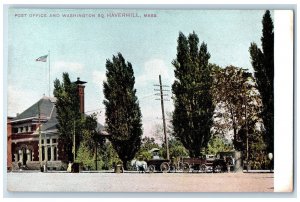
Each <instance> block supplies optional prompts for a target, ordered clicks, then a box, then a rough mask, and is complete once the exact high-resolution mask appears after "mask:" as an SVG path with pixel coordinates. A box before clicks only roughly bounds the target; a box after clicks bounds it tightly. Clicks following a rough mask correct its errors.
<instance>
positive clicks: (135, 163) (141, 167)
mask: <svg viewBox="0 0 300 202" xmlns="http://www.w3.org/2000/svg"><path fill="white" fill-rule="evenodd" d="M131 166H132V167H135V168H136V171H139V172H142V173H143V172H146V169H147V163H146V161H139V160H136V159H133V160H132V161H131Z"/></svg>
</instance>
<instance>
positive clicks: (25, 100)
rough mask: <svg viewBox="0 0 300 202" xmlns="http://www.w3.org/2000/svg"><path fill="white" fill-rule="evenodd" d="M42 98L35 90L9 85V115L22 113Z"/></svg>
mask: <svg viewBox="0 0 300 202" xmlns="http://www.w3.org/2000/svg"><path fill="white" fill-rule="evenodd" d="M40 98H41V95H40V94H39V93H38V92H37V91H35V90H30V89H23V88H22V89H21V88H18V87H16V86H12V85H11V86H8V91H7V99H8V100H7V115H8V116H16V114H17V113H22V112H23V111H24V110H26V109H27V108H29V107H30V106H31V105H33V104H34V103H35V102H37V101H38V100H39V99H40Z"/></svg>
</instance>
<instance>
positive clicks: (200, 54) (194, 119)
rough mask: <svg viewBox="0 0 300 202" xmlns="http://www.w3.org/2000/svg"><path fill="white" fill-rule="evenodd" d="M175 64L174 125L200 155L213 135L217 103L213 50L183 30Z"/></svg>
mask: <svg viewBox="0 0 300 202" xmlns="http://www.w3.org/2000/svg"><path fill="white" fill-rule="evenodd" d="M177 42H178V45H177V58H176V59H175V60H174V61H173V62H172V64H173V65H174V67H175V71H174V72H175V77H176V79H175V81H174V84H173V85H172V91H173V94H174V105H175V109H174V113H173V120H172V124H173V128H174V136H175V137H176V138H177V139H178V140H180V141H181V142H182V144H183V146H184V147H185V148H186V149H187V150H188V151H189V155H190V156H191V157H197V156H199V155H200V151H201V148H202V147H206V145H207V143H208V141H209V139H210V137H211V132H210V129H211V126H212V123H213V121H212V118H213V111H214V105H213V102H212V93H211V88H212V83H213V79H212V75H211V71H212V69H211V65H210V64H209V63H208V60H209V58H210V54H209V53H208V51H207V45H206V44H205V43H204V42H203V43H202V44H201V45H200V47H199V45H198V44H199V38H198V36H197V34H195V32H193V33H192V34H190V35H189V37H188V38H186V36H185V35H184V34H183V33H181V32H180V33H179V37H178V40H177Z"/></svg>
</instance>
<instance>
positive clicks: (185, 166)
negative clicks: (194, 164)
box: [182, 163, 190, 173]
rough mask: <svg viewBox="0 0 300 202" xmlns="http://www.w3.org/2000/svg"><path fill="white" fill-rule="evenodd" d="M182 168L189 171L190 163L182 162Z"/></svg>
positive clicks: (186, 171)
mask: <svg viewBox="0 0 300 202" xmlns="http://www.w3.org/2000/svg"><path fill="white" fill-rule="evenodd" d="M182 170H183V172H185V173H188V172H189V171H190V165H189V164H188V163H183V165H182Z"/></svg>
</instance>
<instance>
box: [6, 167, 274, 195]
mask: <svg viewBox="0 0 300 202" xmlns="http://www.w3.org/2000/svg"><path fill="white" fill-rule="evenodd" d="M7 188H8V191H17V192H19V191H21V192H23V191H31V192H47V191H51V192H273V191H274V175H273V174H271V173H216V174H212V173H152V174H149V173H147V174H138V173H122V174H115V173H40V172H36V173H8V174H7Z"/></svg>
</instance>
